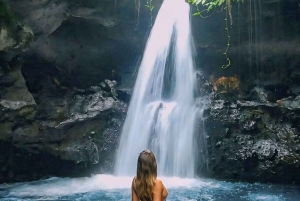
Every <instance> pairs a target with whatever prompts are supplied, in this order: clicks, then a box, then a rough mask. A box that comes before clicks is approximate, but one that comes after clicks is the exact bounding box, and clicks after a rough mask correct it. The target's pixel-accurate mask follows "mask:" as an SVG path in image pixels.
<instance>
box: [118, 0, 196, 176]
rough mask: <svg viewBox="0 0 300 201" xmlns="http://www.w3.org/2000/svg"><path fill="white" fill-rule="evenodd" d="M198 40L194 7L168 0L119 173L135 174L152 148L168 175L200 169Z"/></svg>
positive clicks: (128, 123) (127, 127) (141, 75)
mask: <svg viewBox="0 0 300 201" xmlns="http://www.w3.org/2000/svg"><path fill="white" fill-rule="evenodd" d="M193 55H194V43H193V39H192V35H191V27H190V7H189V5H188V4H187V3H186V2H185V1H184V0H164V2H163V4H162V6H161V8H160V11H159V13H158V15H157V18H156V21H155V24H154V26H153V28H152V31H151V33H150V36H149V38H148V42H147V45H146V48H145V51H144V55H143V59H142V61H141V64H140V68H139V72H138V76H137V80H136V83H135V87H134V91H133V95H132V99H131V102H130V106H129V110H128V114H127V117H126V120H125V124H124V127H123V131H122V136H121V139H120V145H119V148H118V152H117V157H116V164H115V174H116V175H118V176H121V175H123V176H124V175H134V174H135V171H136V162H137V158H138V154H139V153H140V152H141V151H142V150H145V149H151V150H152V151H153V152H154V154H155V156H156V159H157V162H158V172H159V174H160V175H163V176H179V177H193V176H194V173H195V153H196V150H195V147H196V146H195V142H194V130H195V121H196V120H195V119H196V117H197V112H199V111H198V110H197V109H196V108H195V71H194V59H193Z"/></svg>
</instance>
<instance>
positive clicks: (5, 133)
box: [0, 122, 14, 140]
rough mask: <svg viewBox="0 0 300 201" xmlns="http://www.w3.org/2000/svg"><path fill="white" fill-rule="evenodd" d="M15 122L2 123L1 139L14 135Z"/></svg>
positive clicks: (0, 129) (0, 125)
mask: <svg viewBox="0 0 300 201" xmlns="http://www.w3.org/2000/svg"><path fill="white" fill-rule="evenodd" d="M13 126H14V123H12V122H8V123H0V140H8V139H9V138H10V137H11V135H12V128H13Z"/></svg>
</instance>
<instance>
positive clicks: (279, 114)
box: [205, 100, 300, 184]
mask: <svg viewBox="0 0 300 201" xmlns="http://www.w3.org/2000/svg"><path fill="white" fill-rule="evenodd" d="M295 101H296V100H294V102H292V103H293V105H295V104H296V103H295ZM290 105H291V103H289V105H288V106H286V107H284V106H283V107H281V106H280V105H278V104H271V103H261V102H260V103H259V102H254V101H238V102H228V101H225V100H213V101H212V103H211V105H210V106H209V107H208V108H207V109H206V112H205V128H206V132H207V136H208V138H207V142H208V155H209V157H208V160H209V161H208V163H209V165H208V172H206V175H208V176H210V177H214V178H218V179H226V180H234V181H248V182H271V183H289V184H300V178H299V176H298V175H299V174H300V135H299V127H298V126H299V124H298V123H297V122H299V120H300V119H299V116H300V110H299V109H298V108H295V107H290Z"/></svg>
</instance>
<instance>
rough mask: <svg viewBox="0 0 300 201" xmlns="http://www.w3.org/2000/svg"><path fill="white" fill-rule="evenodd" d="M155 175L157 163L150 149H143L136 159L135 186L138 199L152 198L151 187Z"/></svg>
mask: <svg viewBox="0 0 300 201" xmlns="http://www.w3.org/2000/svg"><path fill="white" fill-rule="evenodd" d="M156 177H157V164H156V159H155V156H154V154H153V153H152V151H150V150H144V151H142V152H141V153H140V155H139V158H138V161H137V169H136V182H135V188H136V193H137V196H138V197H139V198H140V199H143V198H145V199H148V200H149V199H152V189H153V186H154V183H155V180H156Z"/></svg>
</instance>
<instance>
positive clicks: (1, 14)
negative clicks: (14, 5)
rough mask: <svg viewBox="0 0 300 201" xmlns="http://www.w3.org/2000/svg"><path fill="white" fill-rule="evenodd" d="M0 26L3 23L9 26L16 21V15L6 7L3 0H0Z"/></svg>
mask: <svg viewBox="0 0 300 201" xmlns="http://www.w3.org/2000/svg"><path fill="white" fill-rule="evenodd" d="M0 19H1V20H0V28H1V27H2V26H3V25H6V26H11V25H12V24H16V23H17V17H16V15H15V14H14V12H13V11H12V10H11V9H10V8H9V7H8V5H7V4H6V3H4V1H3V0H0ZM1 22H2V23H3V24H1Z"/></svg>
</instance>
